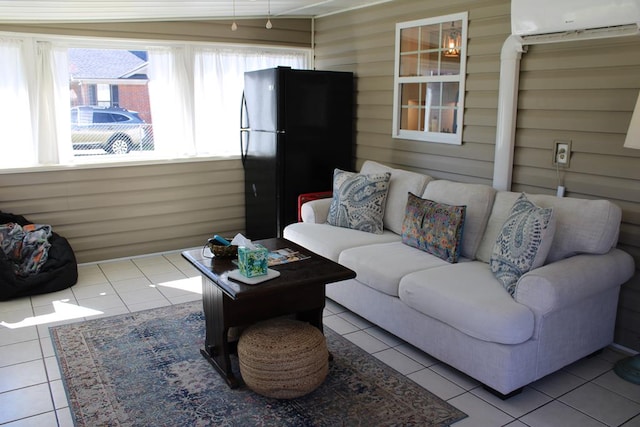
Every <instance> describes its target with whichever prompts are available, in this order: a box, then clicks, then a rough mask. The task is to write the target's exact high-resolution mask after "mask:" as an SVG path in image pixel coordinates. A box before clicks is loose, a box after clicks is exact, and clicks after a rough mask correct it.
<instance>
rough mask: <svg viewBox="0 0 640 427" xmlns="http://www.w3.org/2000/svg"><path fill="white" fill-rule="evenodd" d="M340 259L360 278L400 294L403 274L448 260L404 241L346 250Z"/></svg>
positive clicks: (376, 286)
mask: <svg viewBox="0 0 640 427" xmlns="http://www.w3.org/2000/svg"><path fill="white" fill-rule="evenodd" d="M338 262H339V263H340V264H342V265H344V266H345V267H348V268H350V269H352V270H353V271H355V272H356V273H357V278H358V281H359V282H360V283H362V284H364V285H367V286H369V287H370V288H373V289H376V290H378V291H380V292H383V293H385V294H387V295H392V296H394V297H397V296H398V285H399V284H400V279H402V277H403V276H405V275H407V274H409V273H412V272H414V271H418V270H424V269H425V268H431V267H435V266H440V265H446V264H447V263H446V262H445V261H443V260H442V259H440V258H437V257H435V256H433V255H430V254H428V253H426V252H422V251H418V250H416V249H414V248H412V247H409V246H407V245H404V244H402V243H401V242H393V243H379V244H375V245H368V246H359V247H356V248H351V249H345V250H344V251H342V253H341V254H340V257H339V258H338Z"/></svg>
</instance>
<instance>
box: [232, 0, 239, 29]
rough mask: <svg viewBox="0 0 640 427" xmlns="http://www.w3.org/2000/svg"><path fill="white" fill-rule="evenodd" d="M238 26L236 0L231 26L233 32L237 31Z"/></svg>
mask: <svg viewBox="0 0 640 427" xmlns="http://www.w3.org/2000/svg"><path fill="white" fill-rule="evenodd" d="M237 29H238V24H236V0H233V23H232V24H231V31H236V30H237Z"/></svg>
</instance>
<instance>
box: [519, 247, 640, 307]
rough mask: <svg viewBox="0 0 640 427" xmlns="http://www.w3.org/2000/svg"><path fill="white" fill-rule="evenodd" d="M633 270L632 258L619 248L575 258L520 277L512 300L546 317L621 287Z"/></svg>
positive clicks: (560, 261) (554, 263)
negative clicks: (555, 311) (548, 314)
mask: <svg viewBox="0 0 640 427" xmlns="http://www.w3.org/2000/svg"><path fill="white" fill-rule="evenodd" d="M634 271H635V266H634V262H633V258H632V257H631V256H630V255H629V254H627V253H626V252H623V251H621V250H620V249H612V250H611V251H610V252H608V253H606V254H604V255H575V256H572V257H570V258H565V259H562V260H559V261H556V262H553V263H551V264H547V265H545V266H543V267H540V268H537V269H535V270H532V271H530V272H528V273H527V274H525V275H523V276H522V277H521V278H520V280H519V281H518V285H517V287H516V292H515V295H514V298H515V300H516V301H517V302H519V303H521V304H524V305H526V306H528V307H530V308H531V309H532V310H533V311H534V312H535V313H537V314H545V313H549V312H552V311H554V310H555V309H557V308H562V307H567V306H570V305H572V304H573V303H574V302H576V301H580V300H581V299H584V298H588V297H590V296H593V295H596V294H598V293H600V292H603V291H605V290H606V289H609V288H612V287H616V286H620V285H622V284H623V283H624V282H626V281H627V280H629V279H630V278H631V277H632V276H633V273H634Z"/></svg>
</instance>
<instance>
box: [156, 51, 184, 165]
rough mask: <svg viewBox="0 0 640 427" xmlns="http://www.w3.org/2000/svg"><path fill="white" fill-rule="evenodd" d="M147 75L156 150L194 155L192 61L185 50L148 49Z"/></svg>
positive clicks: (175, 155) (178, 155)
mask: <svg viewBox="0 0 640 427" xmlns="http://www.w3.org/2000/svg"><path fill="white" fill-rule="evenodd" d="M148 53H149V65H148V69H147V75H148V77H149V102H150V104H151V115H152V117H153V135H154V136H153V139H154V144H155V151H156V153H158V155H160V156H162V157H184V156H193V155H195V154H196V149H195V145H194V139H193V126H194V124H193V108H194V106H193V91H194V88H193V83H192V82H193V77H192V76H193V71H192V70H193V65H192V64H193V60H192V54H191V49H189V48H188V47H184V46H181V47H169V48H150V49H149V51H148Z"/></svg>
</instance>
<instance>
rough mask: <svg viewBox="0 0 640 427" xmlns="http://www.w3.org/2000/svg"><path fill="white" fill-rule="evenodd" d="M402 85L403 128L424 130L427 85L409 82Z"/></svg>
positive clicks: (401, 125) (401, 126)
mask: <svg viewBox="0 0 640 427" xmlns="http://www.w3.org/2000/svg"><path fill="white" fill-rule="evenodd" d="M401 86H402V101H401V102H402V112H401V120H400V121H401V124H400V128H401V129H406V130H424V123H425V120H424V115H425V109H424V107H425V93H426V87H427V86H426V85H425V84H422V83H408V84H403V85H401Z"/></svg>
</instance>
